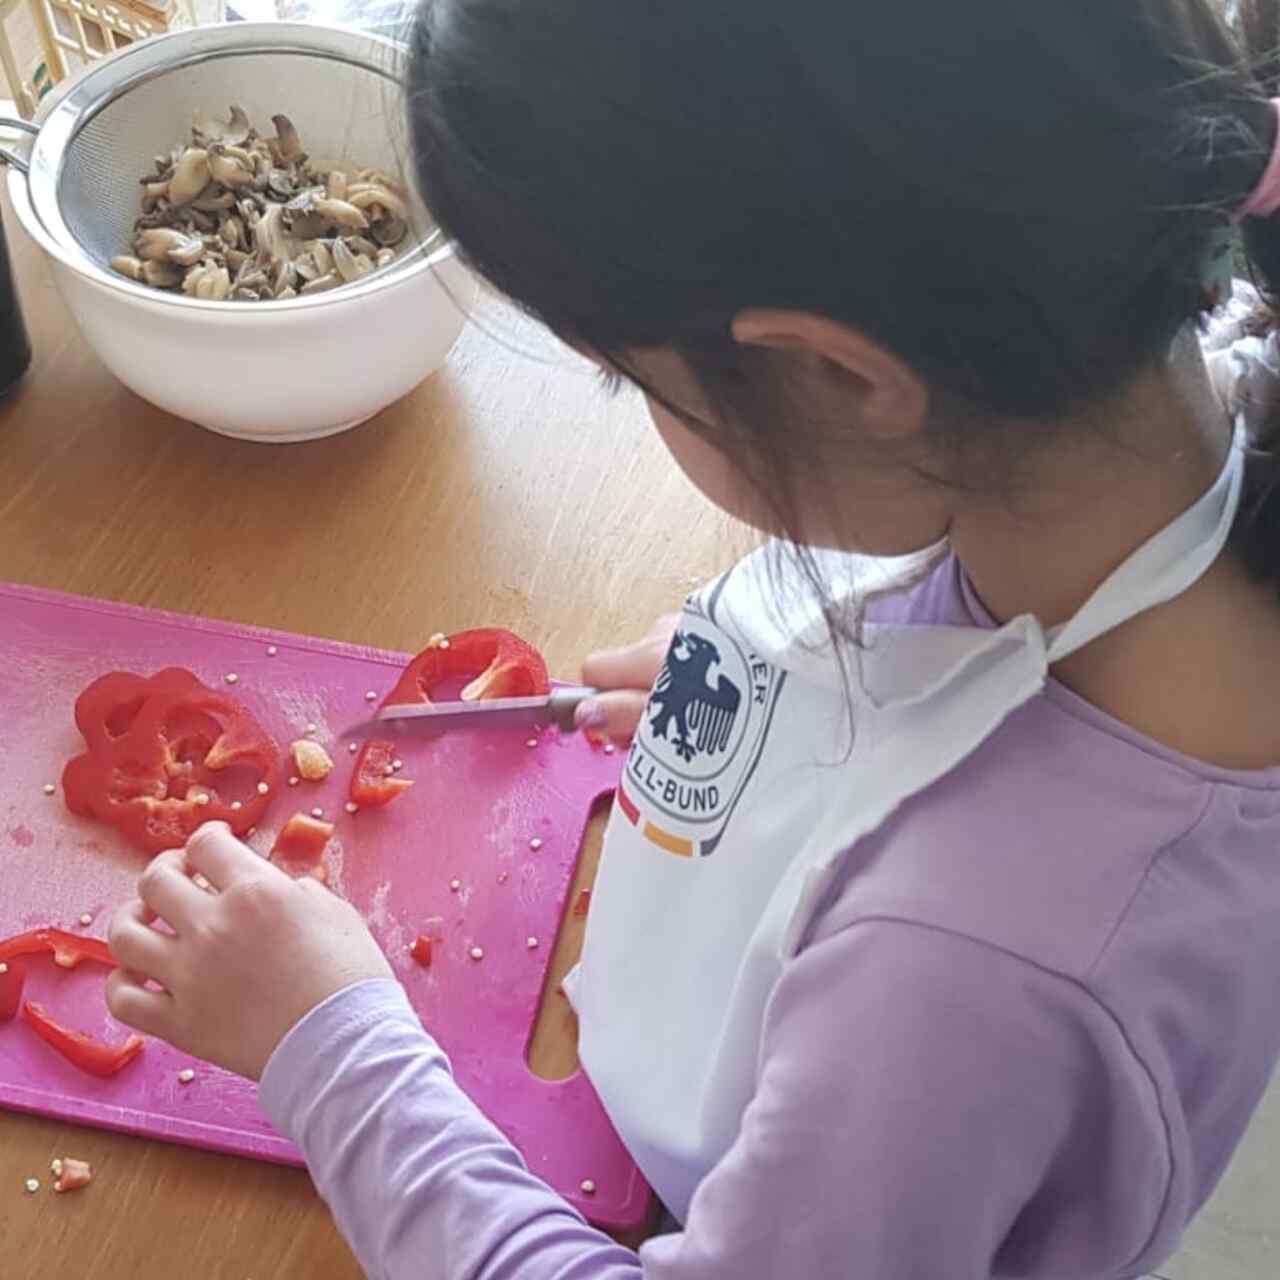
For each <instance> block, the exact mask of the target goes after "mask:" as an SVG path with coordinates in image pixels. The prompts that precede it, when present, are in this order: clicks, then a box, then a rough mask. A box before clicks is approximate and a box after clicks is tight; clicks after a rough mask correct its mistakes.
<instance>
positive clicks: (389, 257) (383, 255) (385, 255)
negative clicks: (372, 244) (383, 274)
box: [374, 249, 396, 270]
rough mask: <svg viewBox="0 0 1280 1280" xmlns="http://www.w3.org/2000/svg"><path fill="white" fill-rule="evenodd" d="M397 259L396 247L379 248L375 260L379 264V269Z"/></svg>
mask: <svg viewBox="0 0 1280 1280" xmlns="http://www.w3.org/2000/svg"><path fill="white" fill-rule="evenodd" d="M395 260H396V251H395V250H394V249H379V250H378V254H377V257H376V258H375V259H374V261H375V262H376V263H377V265H378V269H379V270H381V269H382V268H383V267H389V266H390V265H391V264H392V263H393V262H394V261H395Z"/></svg>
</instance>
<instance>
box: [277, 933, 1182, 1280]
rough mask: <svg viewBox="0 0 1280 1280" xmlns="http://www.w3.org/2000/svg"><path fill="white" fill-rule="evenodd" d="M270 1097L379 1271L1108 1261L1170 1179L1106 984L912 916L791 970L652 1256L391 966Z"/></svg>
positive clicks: (456, 1278)
mask: <svg viewBox="0 0 1280 1280" xmlns="http://www.w3.org/2000/svg"><path fill="white" fill-rule="evenodd" d="M261 1097H262V1102H263V1106H264V1108H265V1109H266V1111H267V1113H268V1115H269V1116H270V1117H271V1118H272V1120H273V1121H274V1122H275V1124H276V1125H277V1126H278V1127H279V1128H280V1129H281V1130H282V1131H283V1132H285V1133H286V1134H288V1135H289V1137H290V1138H292V1139H293V1140H294V1141H295V1142H296V1143H297V1144H298V1145H299V1147H300V1148H301V1149H302V1151H303V1153H304V1154H305V1156H306V1158H307V1162H308V1164H309V1166H310V1168H311V1171H312V1175H313V1177H314V1178H315V1181H316V1185H317V1186H318V1187H319V1189H320V1191H321V1194H322V1195H323V1196H324V1197H325V1199H326V1200H327V1201H328V1202H329V1204H330V1206H331V1207H332V1209H333V1212H334V1214H335V1216H336V1218H337V1221H338V1224H339V1226H340V1227H341V1229H342V1231H343V1232H344V1234H345V1235H346V1237H347V1239H348V1240H349V1241H350V1242H351V1244H352V1247H353V1248H354V1250H355V1252H356V1254H357V1256H358V1257H359V1259H360V1261H361V1263H362V1265H363V1266H364V1268H365V1270H366V1272H367V1274H368V1275H369V1276H370V1278H371V1280H410V1278H412V1280H446V1278H447V1280H516V1278H517V1277H519V1280H552V1278H553V1277H554V1278H555V1280H571V1278H572V1280H614V1278H617V1277H623V1276H646V1277H653V1278H654V1280H712V1277H715V1278H716V1280H720V1278H721V1277H724V1278H726V1280H727V1278H728V1277H733V1278H734V1280H750V1278H752V1277H766V1276H769V1277H772V1276H781V1275H802V1276H813V1277H818V1276H822V1277H836V1276H849V1277H863V1276H865V1277H868V1278H869V1280H870V1278H871V1277H874V1278H875V1280H937V1278H938V1277H940V1276H946V1277H948V1280H988V1278H989V1277H991V1276H1000V1275H1005V1274H1010V1275H1012V1274H1017V1275H1031V1274H1037V1271H1038V1268H1039V1267H1040V1266H1041V1265H1043V1264H1044V1263H1045V1262H1046V1261H1047V1260H1049V1259H1052V1260H1053V1261H1054V1262H1056V1263H1057V1264H1058V1265H1059V1266H1063V1265H1065V1267H1066V1270H1065V1271H1063V1272H1057V1271H1055V1274H1060V1273H1061V1274H1066V1273H1068V1272H1069V1273H1071V1274H1081V1275H1085V1274H1090V1273H1091V1271H1092V1272H1094V1273H1101V1271H1102V1269H1103V1268H1105V1267H1106V1266H1107V1265H1108V1264H1110V1263H1111V1262H1113V1261H1114V1259H1116V1258H1117V1257H1125V1258H1135V1257H1137V1256H1138V1255H1139V1254H1140V1253H1141V1252H1142V1250H1143V1248H1144V1246H1145V1244H1146V1243H1147V1241H1148V1239H1149V1238H1150V1236H1151V1233H1152V1231H1153V1230H1154V1228H1155V1225H1156V1223H1157V1220H1158V1219H1159V1216H1160V1213H1161V1202H1162V1197H1163V1194H1164V1191H1165V1189H1166V1188H1167V1185H1168V1178H1169V1171H1168V1164H1169V1156H1168V1140H1167V1135H1166V1133H1165V1129H1164V1124H1163V1121H1162V1119H1161V1114H1160V1109H1159V1106H1158V1105H1157V1101H1156V1095H1155V1091H1154V1089H1153V1087H1152V1084H1151V1081H1150V1078H1149V1076H1148V1075H1147V1073H1146V1072H1145V1071H1144V1069H1143V1067H1142V1065H1141V1064H1140V1063H1139V1062H1138V1060H1137V1059H1136V1058H1135V1057H1134V1055H1133V1053H1132V1051H1131V1050H1130V1048H1129V1047H1128V1045H1127V1043H1126V1041H1125V1039H1124V1036H1123V1035H1122V1033H1121V1031H1120V1029H1119V1028H1118V1026H1117V1024H1116V1023H1115V1021H1114V1020H1113V1018H1112V1017H1111V1016H1110V1015H1109V1014H1108V1013H1107V1011H1106V1010H1105V1009H1103V1008H1102V1007H1101V1006H1100V1005H1099V1004H1098V1003H1097V1002H1096V1000H1095V998H1094V997H1093V996H1092V995H1090V994H1089V992H1088V991H1087V990H1085V989H1084V988H1083V987H1082V986H1080V985H1078V984H1076V983H1073V982H1071V981H1069V980H1067V979H1064V978H1063V977H1060V976H1058V975H1056V974H1053V973H1050V972H1047V971H1045V970H1043V969H1041V968H1039V967H1037V966H1035V965H1033V964H1030V963H1028V962H1026V961H1024V960H1021V959H1018V958H1016V957H1014V956H1011V955H1009V954H1008V953H1006V952H1002V951H1000V950H998V949H996V948H993V947H989V946H986V945H984V944H982V943H980V942H976V941H974V940H971V939H969V938H965V937H962V936H958V935H954V934H950V933H947V932H945V931H942V930H936V929H931V928H927V927H921V926H918V925H913V924H908V923H902V922H885V921H865V922H861V923H858V924H855V925H852V926H850V927H847V928H843V929H840V930H839V931H837V932H835V933H833V934H831V935H830V936H826V937H823V938H821V939H819V940H817V941H815V942H814V943H813V944H812V945H811V946H810V947H809V948H808V949H807V950H805V951H804V952H803V953H802V954H801V955H800V956H799V957H798V958H797V959H796V961H795V962H794V963H793V964H792V965H791V967H790V968H789V970H788V972H787V974H786V975H785V977H784V978H783V980H782V982H781V983H780V985H779V986H778V988H777V990H776V991H775V993H774V997H773V999H772V1001H771V1004H770V1008H769V1014H768V1019H767V1026H766V1036H765V1048H764V1053H763V1057H762V1061H761V1062H760V1064H759V1084H758V1089H757V1092H756V1094H755V1096H754V1098H753V1100H752V1102H751V1104H750V1105H749V1107H748V1108H747V1110H746V1112H745V1114H744V1116H743V1121H742V1128H741V1132H740V1135H739V1138H738V1141H737V1142H736V1144H735V1145H734V1147H733V1148H732V1149H731V1151H730V1152H729V1154H728V1156H727V1157H726V1158H725V1159H724V1160H723V1161H722V1162H721V1163H720V1165H719V1166H717V1167H716V1168H715V1169H713V1170H712V1171H711V1172H710V1173H709V1174H708V1176H707V1177H706V1178H705V1179H704V1181H703V1182H702V1184H701V1185H700V1187H699V1190H698V1192H697V1194H696V1196H695V1198H694V1201H693V1205H692V1208H691V1211H690V1214H689V1221H688V1223H687V1224H686V1227H685V1230H684V1231H682V1232H679V1233H677V1234H674V1235H669V1236H662V1237H659V1238H657V1239H654V1240H651V1241H650V1242H648V1243H647V1244H646V1245H644V1246H643V1247H642V1249H641V1250H640V1252H639V1254H636V1253H633V1252H631V1251H629V1250H626V1249H623V1248H621V1247H619V1246H618V1245H615V1244H614V1243H612V1242H611V1241H610V1240H609V1239H608V1237H606V1236H604V1235H603V1234H601V1233H600V1232H597V1231H595V1230H594V1229H592V1228H591V1227H589V1226H588V1225H587V1224H585V1223H584V1222H583V1221H582V1220H581V1218H580V1217H579V1216H578V1215H577V1214H576V1213H575V1212H574V1210H573V1209H571V1208H570V1207H569V1206H568V1205H567V1204H566V1203H565V1202H564V1201H563V1200H562V1199H560V1198H559V1197H558V1196H557V1195H555V1194H554V1193H553V1192H552V1191H551V1190H550V1189H548V1188H547V1187H546V1186H545V1185H544V1184H542V1183H541V1182H540V1181H539V1180H538V1179H536V1178H535V1177H533V1176H532V1175H531V1174H529V1173H528V1172H527V1171H526V1170H525V1168H524V1166H523V1164H522V1163H521V1161H520V1158H519V1156H518V1154H517V1153H516V1152H515V1150H514V1149H513V1148H512V1147H511V1146H510V1145H509V1144H508V1143H507V1142H506V1140H505V1139H504V1138H503V1137H502V1136H501V1135H500V1134H499V1133H498V1132H497V1131H496V1130H495V1129H494V1128H493V1126H491V1125H490V1124H489V1123H488V1122H487V1121H486V1120H485V1119H484V1118H483V1116H481V1115H480V1113H479V1112H478V1111H477V1109H476V1108H475V1107H474V1106H473V1105H472V1104H471V1102H470V1101H469V1100H468V1099H467V1098H466V1097H465V1095H463V1094H462V1092H461V1091H460V1090H459V1089H458V1088H457V1086H456V1085H455V1084H454V1082H453V1080H452V1078H451V1076H450V1074H449V1068H448V1063H447V1061H446V1059H445V1057H444V1055H443V1053H442V1052H441V1050H440V1049H439V1047H438V1046H437V1045H436V1044H435V1042H434V1041H433V1040H432V1039H431V1038H430V1037H429V1036H428V1035H426V1034H425V1033H424V1032H423V1031H422V1029H421V1027H420V1026H419V1024H418V1021H417V1018H416V1016H415V1015H414V1013H413V1012H412V1010H411V1009H410V1007H409V1005H408V1003H407V1001H406V1000H405V998H404V996H403V993H402V992H401V990H400V988H399V987H398V986H396V985H395V984H394V983H392V982H390V981H380V982H369V983H363V984H360V985H358V986H355V987H351V988H348V989H347V990H346V991H343V992H340V993H339V994H338V995H336V996H334V997H333V998H331V999H330V1000H328V1001H327V1002H326V1003H325V1004H323V1005H321V1006H320V1007H319V1008H317V1009H315V1010H313V1011H312V1012H311V1013H310V1014H309V1015H308V1016H307V1017H306V1018H304V1019H303V1020H302V1022H300V1023H299V1024H298V1026H296V1027H295V1028H294V1029H293V1031H291V1032H290V1034H289V1036H288V1037H287V1038H286V1039H285V1041H284V1042H283V1043H282V1044H281V1045H280V1047H279V1048H278V1049H277V1050H276V1053H275V1055H274V1056H273V1058H272V1060H271V1062H270V1063H269V1064H268V1067H267V1070H266V1072H265V1074H264V1076H263V1080H262V1086H261Z"/></svg>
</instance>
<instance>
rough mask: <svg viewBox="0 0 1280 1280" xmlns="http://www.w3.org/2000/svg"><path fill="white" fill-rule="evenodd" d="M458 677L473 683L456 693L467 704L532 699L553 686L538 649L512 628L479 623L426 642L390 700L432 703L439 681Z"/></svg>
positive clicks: (399, 702) (394, 701)
mask: <svg viewBox="0 0 1280 1280" xmlns="http://www.w3.org/2000/svg"><path fill="white" fill-rule="evenodd" d="M457 679H466V680H468V681H469V683H468V684H467V685H466V686H465V687H464V688H463V690H462V692H461V693H460V694H459V695H458V697H459V698H461V699H462V701H463V702H473V701H477V700H479V699H483V698H524V697H533V696H534V695H536V694H540V693H547V692H549V690H550V688H551V683H550V681H549V680H548V678H547V664H546V663H545V662H544V661H543V660H542V655H541V654H540V653H539V652H538V651H537V649H535V648H534V647H533V646H532V645H531V644H529V643H528V642H527V641H524V640H521V639H520V637H519V636H518V635H516V634H515V633H514V632H513V631H503V630H502V629H501V628H499V627H481V628H478V629H476V630H474V631H459V632H458V633H457V634H456V635H452V636H449V637H448V638H447V639H442V640H438V641H436V643H435V644H431V645H428V646H427V647H426V648H425V649H424V650H423V651H422V652H421V653H420V654H418V655H417V657H415V658H413V659H412V660H411V661H410V662H409V665H408V666H407V667H405V669H404V673H403V674H402V675H401V677H400V679H399V681H398V682H397V684H396V687H395V688H394V689H392V691H391V693H390V695H389V696H388V697H387V699H386V703H391V704H401V703H410V702H430V701H431V695H432V693H433V692H434V691H435V690H436V688H437V687H438V686H439V685H441V684H443V683H444V682H445V681H449V680H457ZM384 705H386V704H384Z"/></svg>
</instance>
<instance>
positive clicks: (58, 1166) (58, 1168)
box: [49, 1158, 62, 1178]
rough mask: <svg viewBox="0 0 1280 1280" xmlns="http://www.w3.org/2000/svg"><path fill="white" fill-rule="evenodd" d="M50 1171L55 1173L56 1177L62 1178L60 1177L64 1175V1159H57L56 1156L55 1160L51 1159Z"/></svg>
mask: <svg viewBox="0 0 1280 1280" xmlns="http://www.w3.org/2000/svg"><path fill="white" fill-rule="evenodd" d="M49 1172H50V1173H51V1174H53V1176H54V1177H55V1178H60V1177H62V1161H61V1160H58V1159H56V1158H55V1159H54V1160H52V1161H50V1163H49Z"/></svg>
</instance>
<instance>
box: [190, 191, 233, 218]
mask: <svg viewBox="0 0 1280 1280" xmlns="http://www.w3.org/2000/svg"><path fill="white" fill-rule="evenodd" d="M235 203H236V196H235V192H234V191H221V190H219V189H218V188H217V187H216V186H214V185H212V184H210V185H209V186H207V187H206V188H205V189H204V190H203V191H202V192H201V193H200V194H199V195H198V196H197V197H196V198H195V199H194V200H193V201H192V202H191V207H192V208H193V209H199V210H200V212H201V213H221V212H222V211H223V210H224V209H232V208H234V207H235Z"/></svg>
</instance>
